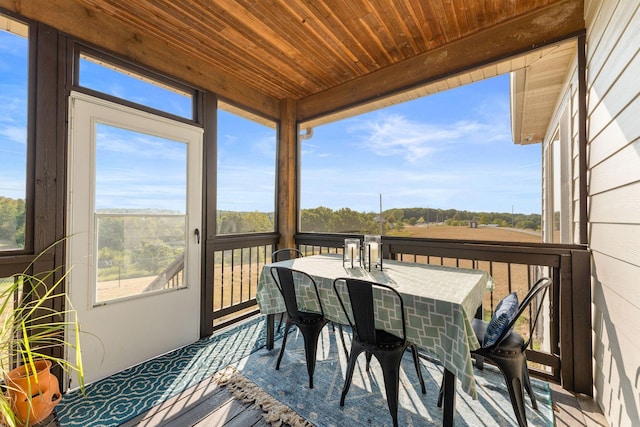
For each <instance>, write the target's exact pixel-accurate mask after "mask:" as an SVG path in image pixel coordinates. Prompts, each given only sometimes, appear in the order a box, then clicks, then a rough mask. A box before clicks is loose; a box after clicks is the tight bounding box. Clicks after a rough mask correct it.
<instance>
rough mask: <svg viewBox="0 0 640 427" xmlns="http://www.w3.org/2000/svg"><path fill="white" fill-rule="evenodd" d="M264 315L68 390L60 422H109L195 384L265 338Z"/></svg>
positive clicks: (90, 425) (68, 426) (89, 425)
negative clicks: (81, 389) (83, 391)
mask: <svg viewBox="0 0 640 427" xmlns="http://www.w3.org/2000/svg"><path fill="white" fill-rule="evenodd" d="M265 321H266V318H265V317H264V316H259V317H257V318H254V319H252V320H250V321H247V322H245V323H243V324H241V325H239V326H236V327H233V328H231V329H229V330H226V331H224V332H221V333H217V334H215V335H213V336H212V337H210V338H207V339H202V340H200V341H197V342H196V343H193V344H191V345H188V346H186V347H183V348H180V349H178V350H175V351H172V352H170V353H167V354H164V355H162V356H160V357H157V358H155V359H153V360H149V361H147V362H144V363H141V364H139V365H137V366H134V367H132V368H129V369H126V370H124V371H121V372H118V373H116V374H114V375H112V376H110V377H108V378H105V379H103V380H100V381H98V382H95V383H93V384H90V385H88V386H87V387H86V395H84V396H83V395H82V394H81V393H79V392H77V391H74V392H71V393H67V394H65V395H64V397H63V398H62V401H61V402H60V403H59V404H58V406H57V407H56V415H57V419H58V423H59V425H60V426H61V427H98V426H99V427H112V426H118V425H120V424H122V423H123V422H125V421H127V420H129V419H131V418H134V417H136V416H137V415H139V414H141V413H143V412H145V411H147V410H149V409H151V408H152V407H154V406H156V405H158V404H160V403H162V402H164V401H165V400H167V399H168V398H170V397H172V396H175V395H176V394H178V393H180V392H182V391H184V390H185V389H187V388H189V387H191V386H193V385H196V384H198V383H199V382H201V381H202V380H204V379H205V378H208V377H210V376H211V375H213V374H214V373H216V372H218V371H219V370H220V369H222V368H224V367H225V366H227V365H229V364H230V363H233V362H236V361H238V360H240V359H242V358H245V357H247V356H248V355H249V354H251V353H252V352H254V351H256V350H258V349H259V348H260V347H263V346H264V344H265V342H266V337H265V332H266V326H265Z"/></svg>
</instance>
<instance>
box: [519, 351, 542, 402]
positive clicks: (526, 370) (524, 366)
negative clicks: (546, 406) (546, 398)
mask: <svg viewBox="0 0 640 427" xmlns="http://www.w3.org/2000/svg"><path fill="white" fill-rule="evenodd" d="M522 378H523V381H524V389H525V390H526V391H527V393H528V394H529V398H531V406H532V407H533V409H535V410H536V411H537V410H538V402H536V395H535V394H534V393H533V389H532V388H531V378H529V367H528V366H527V359H524V360H523V363H522Z"/></svg>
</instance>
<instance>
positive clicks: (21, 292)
mask: <svg viewBox="0 0 640 427" xmlns="http://www.w3.org/2000/svg"><path fill="white" fill-rule="evenodd" d="M49 249H50V248H49ZM45 252H46V251H45ZM39 257H40V256H38V257H37V258H36V260H37V259H38V258H39ZM36 260H34V261H33V262H32V263H31V264H30V265H29V266H28V267H27V269H26V270H25V272H24V273H19V274H15V275H13V276H11V277H9V278H8V279H7V280H4V281H1V282H0V355H2V357H1V358H0V370H1V374H2V375H1V378H5V376H6V374H7V373H8V372H10V371H11V369H12V368H13V367H14V363H15V364H17V365H18V366H23V367H24V370H25V371H26V375H27V376H33V377H34V381H35V384H36V387H37V384H38V377H37V371H36V366H35V362H36V361H38V360H48V361H50V362H51V363H52V365H58V366H60V367H61V368H62V369H63V370H64V371H65V372H67V373H68V374H70V375H71V374H74V375H75V376H76V377H77V378H78V384H79V386H80V389H81V390H83V391H84V373H83V370H82V357H81V353H80V341H79V336H80V330H79V324H78V320H77V315H76V311H75V310H74V309H73V306H72V305H71V301H70V300H69V298H68V296H67V294H66V293H65V292H63V290H62V285H63V282H64V280H65V278H66V276H67V273H68V272H64V273H62V272H61V271H60V269H59V268H58V269H54V270H51V271H45V272H42V273H37V274H28V273H27V272H28V271H31V267H32V266H33V264H34V263H35V262H36ZM58 275H59V277H56V276H58ZM61 306H63V307H65V308H64V309H62V310H58V309H56V308H54V307H61ZM69 337H70V338H69ZM60 348H61V349H62V350H63V352H62V354H66V353H68V352H74V353H75V362H73V363H72V362H69V361H68V360H66V359H65V358H64V356H62V357H58V356H55V355H54V354H59V349H60ZM54 349H58V350H57V351H58V353H56V350H54ZM10 387H11V386H10V385H9V384H6V383H5V384H4V386H3V388H4V390H3V392H0V425H2V424H3V423H4V424H5V425H7V426H12V427H13V426H16V425H18V424H17V422H18V421H19V419H17V418H16V413H15V410H14V407H13V405H12V402H11V400H10V399H9V397H8V396H7V393H6V392H7V390H8V388H10ZM27 395H28V396H32V393H31V390H29V392H28V394H27ZM30 404H31V400H29V405H30Z"/></svg>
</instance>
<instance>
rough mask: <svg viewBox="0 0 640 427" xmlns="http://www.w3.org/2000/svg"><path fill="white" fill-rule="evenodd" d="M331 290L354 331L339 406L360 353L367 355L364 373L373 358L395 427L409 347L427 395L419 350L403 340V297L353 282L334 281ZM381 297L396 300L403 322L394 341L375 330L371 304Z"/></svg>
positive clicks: (387, 288)
mask: <svg viewBox="0 0 640 427" xmlns="http://www.w3.org/2000/svg"><path fill="white" fill-rule="evenodd" d="M338 282H344V283H345V284H346V287H347V293H348V295H349V301H350V305H351V313H352V314H351V315H350V314H349V312H348V311H347V308H346V306H345V303H344V300H343V298H342V297H341V293H342V292H341V291H340V290H338V287H337V286H336V285H337V283H338ZM333 289H334V290H335V292H336V295H337V296H338V301H339V302H340V305H341V306H342V309H343V311H344V314H345V316H346V318H347V321H348V322H349V325H350V326H351V328H352V330H353V338H352V341H351V352H350V356H349V362H348V366H347V373H346V378H345V380H344V387H343V389H342V396H341V397H340V406H344V401H345V398H346V397H347V393H348V392H349V387H350V386H351V380H352V378H353V371H354V369H355V365H356V361H357V359H358V356H359V355H360V354H361V353H362V352H366V360H367V364H366V369H367V372H368V371H369V363H370V361H371V356H372V355H373V356H375V358H376V359H377V360H378V362H379V363H380V366H381V367H382V374H383V378H384V387H385V391H386V395H387V405H388V406H389V412H390V413H391V418H392V419H393V425H394V426H397V425H398V391H399V388H400V375H399V374H400V363H401V361H402V356H403V355H404V352H405V350H406V349H407V348H409V347H411V350H412V353H413V361H414V364H415V368H416V371H417V373H418V379H419V380H420V386H421V388H422V394H426V392H427V391H426V388H425V385H424V379H423V378H422V371H421V369H420V361H419V357H418V348H417V347H416V345H415V344H411V343H410V342H409V341H407V340H406V326H405V316H404V303H403V301H402V296H401V295H400V294H399V293H398V291H396V290H395V289H393V288H391V287H390V286H387V285H383V284H379V283H374V282H369V281H366V280H359V279H352V278H338V279H335V280H334V281H333ZM378 293H379V294H378ZM383 294H384V297H385V298H387V297H388V295H390V296H392V297H393V298H395V299H396V300H397V303H396V304H395V309H396V311H397V312H399V313H400V317H401V319H402V337H397V336H395V335H393V334H391V333H389V332H387V331H385V330H382V329H376V328H375V309H374V303H375V300H379V299H380V298H382V297H383ZM351 302H357V303H351Z"/></svg>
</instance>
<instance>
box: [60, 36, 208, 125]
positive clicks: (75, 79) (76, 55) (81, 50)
mask: <svg viewBox="0 0 640 427" xmlns="http://www.w3.org/2000/svg"><path fill="white" fill-rule="evenodd" d="M82 55H87V56H90V57H92V58H95V59H97V60H101V61H104V62H105V63H108V64H110V65H113V66H114V67H118V68H121V69H124V70H128V71H131V72H132V73H135V74H138V75H140V76H143V77H145V78H148V79H149V80H151V81H155V82H157V83H158V85H164V86H169V87H172V88H174V89H176V90H178V91H181V92H184V93H187V94H188V95H189V96H191V100H192V118H191V119H189V118H186V117H183V116H178V115H176V114H172V113H169V112H167V111H164V110H159V109H156V108H153V107H150V106H148V105H145V104H138V103H136V102H133V101H129V100H127V99H124V98H120V97H117V96H113V95H111V94H108V93H105V92H101V91H98V90H94V89H90V88H88V87H85V86H82V85H81V84H80V59H81V57H82ZM152 84H153V83H152ZM69 86H70V87H69V89H70V90H73V91H77V92H81V93H85V94H87V95H91V96H94V97H96V98H101V99H104V100H106V101H111V102H114V103H117V104H121V105H124V106H127V107H131V108H135V109H137V110H140V111H144V112H147V113H151V114H154V115H157V116H162V117H166V118H169V119H171V120H176V121H179V122H183V123H187V124H193V125H197V126H203V103H202V98H203V97H202V93H201V90H199V89H198V88H195V87H193V86H190V85H188V84H186V83H183V82H180V81H178V80H175V79H172V78H170V77H167V76H165V75H164V74H162V73H160V72H157V71H154V70H150V69H148V68H145V67H142V66H140V65H137V64H134V63H132V62H129V61H126V60H124V59H121V58H119V57H116V56H114V55H111V54H109V53H106V52H104V51H103V50H100V49H98V48H96V47H93V46H90V45H88V44H86V43H82V42H79V41H74V42H73V72H72V73H71V82H70V84H69Z"/></svg>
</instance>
